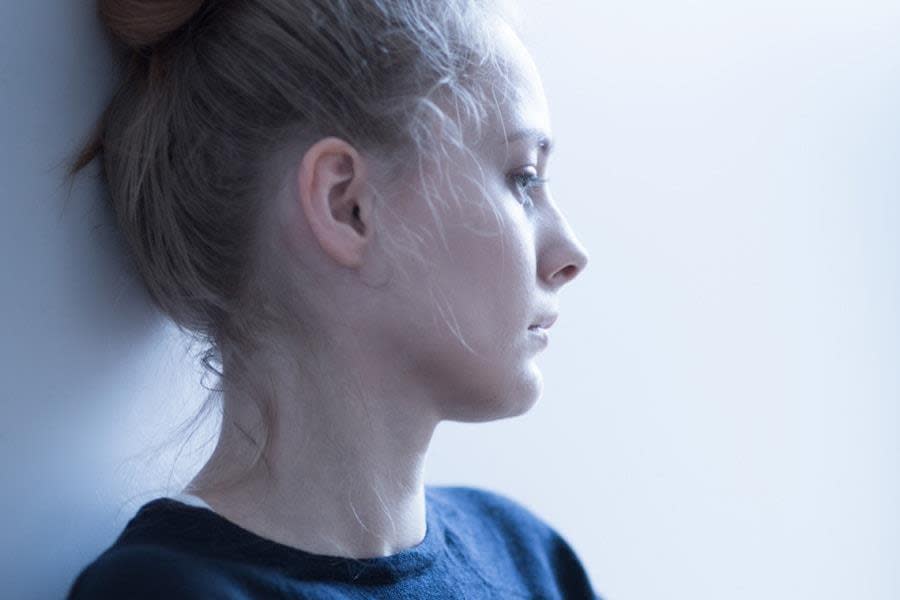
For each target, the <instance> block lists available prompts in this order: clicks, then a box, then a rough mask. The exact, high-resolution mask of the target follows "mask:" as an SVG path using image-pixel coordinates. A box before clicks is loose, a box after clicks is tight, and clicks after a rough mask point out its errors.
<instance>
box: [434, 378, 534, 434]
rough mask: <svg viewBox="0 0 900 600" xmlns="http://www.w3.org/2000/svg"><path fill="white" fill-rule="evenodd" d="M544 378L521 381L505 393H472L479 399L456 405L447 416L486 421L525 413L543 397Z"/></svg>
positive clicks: (449, 417)
mask: <svg viewBox="0 0 900 600" xmlns="http://www.w3.org/2000/svg"><path fill="white" fill-rule="evenodd" d="M542 392H543V380H542V379H540V375H538V377H537V379H533V380H530V381H528V382H519V384H518V385H514V386H512V387H511V388H509V389H508V390H507V391H506V393H503V394H481V395H471V396H467V397H468V398H472V399H477V400H473V401H470V402H466V403H459V404H457V405H455V406H454V407H453V408H452V410H451V411H448V412H449V413H450V414H449V415H448V416H447V418H446V420H448V421H457V422H460V423H486V422H489V421H499V420H501V419H509V418H513V417H518V416H521V415H524V414H525V413H527V412H528V411H530V410H531V409H532V408H533V407H534V405H535V404H537V402H538V400H539V399H540V397H541V394H542Z"/></svg>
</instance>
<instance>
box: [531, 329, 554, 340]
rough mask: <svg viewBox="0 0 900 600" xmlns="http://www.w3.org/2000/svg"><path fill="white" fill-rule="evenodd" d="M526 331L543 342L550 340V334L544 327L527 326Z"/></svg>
mask: <svg viewBox="0 0 900 600" xmlns="http://www.w3.org/2000/svg"><path fill="white" fill-rule="evenodd" d="M528 332H529V333H530V334H531V335H532V336H534V338H535V339H538V340H540V341H541V342H543V343H545V344H546V343H547V342H549V341H550V334H549V333H548V332H547V330H546V329H543V328H541V327H534V328H529V329H528Z"/></svg>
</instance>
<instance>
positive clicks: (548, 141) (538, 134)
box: [506, 128, 554, 155]
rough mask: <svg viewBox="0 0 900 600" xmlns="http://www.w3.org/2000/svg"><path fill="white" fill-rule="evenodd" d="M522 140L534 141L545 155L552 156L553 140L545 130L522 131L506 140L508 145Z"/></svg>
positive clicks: (512, 134)
mask: <svg viewBox="0 0 900 600" xmlns="http://www.w3.org/2000/svg"><path fill="white" fill-rule="evenodd" d="M521 139H530V140H533V142H534V145H535V146H537V147H538V148H540V150H541V152H542V153H543V154H544V155H547V154H550V151H551V150H553V147H554V142H553V138H552V137H551V136H550V134H549V133H547V132H546V131H544V130H543V129H534V128H531V129H520V130H519V131H516V132H514V133H511V134H510V135H509V137H507V138H506V143H507V144H511V143H513V142H515V141H518V140H521Z"/></svg>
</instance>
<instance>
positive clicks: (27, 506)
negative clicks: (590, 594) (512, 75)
mask: <svg viewBox="0 0 900 600" xmlns="http://www.w3.org/2000/svg"><path fill="white" fill-rule="evenodd" d="M520 5H521V6H522V9H523V13H524V15H525V27H526V29H527V40H526V41H527V43H528V44H529V46H530V47H531V48H532V50H533V53H534V55H535V58H536V61H537V63H538V65H539V67H540V69H541V71H542V73H543V77H544V82H545V86H546V89H547V94H548V97H549V100H550V107H551V111H552V117H553V125H554V130H555V131H554V133H555V134H556V137H557V148H556V150H555V151H554V154H555V156H554V158H553V160H552V162H551V166H550V178H551V184H550V185H551V188H552V190H553V193H554V195H555V197H556V200H557V202H558V203H559V204H560V206H561V207H562V208H563V210H564V212H565V213H566V214H567V216H568V217H569V219H570V221H571V223H572V226H573V228H574V230H575V231H576V233H577V234H578V236H579V238H580V239H581V241H582V242H583V243H584V244H585V246H586V247H587V249H588V251H589V253H590V255H591V263H590V265H589V266H588V269H587V270H586V271H585V272H584V273H583V274H582V276H581V277H580V278H579V279H578V280H577V281H576V282H574V283H573V284H572V285H570V286H567V287H566V288H565V289H564V291H563V293H562V296H561V308H562V312H561V316H560V319H559V321H558V322H557V324H556V325H555V326H554V328H553V330H552V332H551V333H552V335H551V337H552V339H551V343H550V346H549V347H548V348H547V349H546V350H545V351H544V352H543V354H542V355H541V356H539V357H538V358H537V360H538V361H539V364H540V365H541V368H542V371H543V373H544V381H545V384H544V397H543V398H542V399H541V400H540V401H539V403H538V404H537V405H536V406H535V407H534V409H533V410H532V411H531V412H530V413H528V414H527V415H524V416H522V417H520V418H518V419H514V420H509V421H502V422H496V423H489V424H478V425H461V424H453V423H445V424H443V425H442V426H441V427H440V428H439V429H438V433H437V435H436V437H435V441H434V446H433V450H432V455H431V461H430V463H429V465H430V467H429V479H430V480H431V482H433V483H464V484H470V485H479V486H485V487H490V488H492V489H496V490H499V491H503V492H505V493H508V494H509V495H511V496H513V497H515V498H517V499H518V500H520V501H521V502H523V503H524V504H526V505H528V506H530V507H532V508H533V509H535V510H536V511H537V512H538V513H539V514H540V515H542V516H543V517H544V518H545V519H546V520H548V521H549V522H551V523H552V524H553V525H554V526H556V527H557V528H558V529H559V530H560V531H561V532H562V533H563V534H564V535H565V536H566V537H567V539H569V541H570V542H571V543H572V545H573V546H574V547H575V548H576V550H577V551H578V553H579V555H580V556H581V558H582V560H583V562H584V563H585V565H586V566H587V567H588V570H589V571H590V574H591V576H592V578H593V580H594V584H595V586H596V587H597V589H598V591H600V592H601V593H603V594H604V595H605V596H607V597H608V598H609V599H610V600H632V599H640V600H651V599H658V598H668V599H672V600H676V599H684V600H688V599H690V600H698V599H709V600H722V599H729V600H732V599H734V600H743V599H747V600H750V599H754V600H755V599H757V598H767V599H779V600H780V599H784V600H795V599H804V598H809V599H813V598H815V599H816V600H826V599H834V600H837V599H841V600H844V599H847V598H854V599H856V598H860V599H872V600H890V599H896V598H898V597H900V575H898V574H900V513H898V510H897V507H898V506H900V441H898V432H900V409H898V402H900V376H898V370H897V366H898V361H900V320H898V314H900V310H898V305H900V283H898V273H900V264H898V263H900V241H898V234H900V198H898V197H900V35H898V33H900V4H898V3H896V2H879V1H875V0H857V1H854V2H851V1H850V0H845V1H842V2H835V1H831V2H827V1H826V2H812V1H808V0H803V1H800V0H792V1H789V2H784V1H782V2H775V1H773V0H763V1H760V0H753V1H751V0H732V1H721V0H720V1H718V2H714V1H712V0H676V1H671V0H670V1H667V2H663V1H660V0H627V1H626V0H610V1H604V2H596V1H587V0H581V1H575V0H565V1H550V0H545V1H542V2H539V1H537V0H527V1H522V2H520ZM93 7H94V3H93V2H66V1H63V0H45V1H43V2H35V3H14V2H5V3H2V4H0V140H2V145H0V182H2V186H3V193H4V201H3V202H2V204H0V274H2V278H3V286H4V287H3V293H2V294H0V378H2V381H3V386H2V391H0V400H2V403H0V411H2V412H0V456H2V459H0V469H2V470H0V481H2V482H3V493H2V494H0V515H2V519H3V522H2V523H0V527H2V530H3V532H4V534H3V536H0V588H2V589H0V595H2V596H4V597H9V598H41V599H43V598H51V597H61V596H62V594H63V593H64V592H65V590H66V589H67V588H68V585H69V584H70V583H71V579H72V578H73V577H74V576H75V574H76V573H77V572H78V570H80V568H82V567H83V566H84V564H86V563H87V562H88V561H89V560H91V559H92V558H93V557H94V556H96V554H97V553H99V552H100V551H101V550H102V549H104V548H105V547H106V546H108V545H109V544H110V543H112V541H113V539H114V538H115V536H116V535H117V534H118V532H119V531H120V530H121V528H122V527H123V526H124V524H125V522H126V521H127V519H128V518H129V517H130V516H131V515H132V514H133V512H134V510H135V509H136V508H137V507H138V506H139V505H140V504H141V503H143V502H144V501H146V500H149V499H151V498H153V497H155V496H156V495H158V494H162V493H167V492H175V491H177V490H178V489H180V485H181V484H183V483H184V482H185V481H186V480H187V479H188V478H189V477H190V475H192V474H193V470H194V469H196V468H197V467H199V465H200V463H201V462H202V460H203V459H204V458H205V454H206V452H208V451H209V450H211V446H209V445H207V446H204V445H203V444H204V442H207V443H208V442H209V441H210V439H209V436H210V435H214V432H215V425H216V422H215V419H212V420H211V421H210V422H209V424H208V426H207V428H206V429H204V430H202V431H201V432H200V434H198V436H197V437H196V438H195V439H194V440H192V441H191V442H190V443H189V444H188V445H187V446H185V448H184V451H183V452H181V453H180V454H179V446H178V445H177V444H176V445H173V446H171V447H164V448H162V449H159V450H158V449H156V448H154V444H157V443H162V442H164V441H165V439H164V438H165V436H166V435H167V434H169V433H171V432H172V431H173V430H172V427H173V426H174V425H177V424H178V423H179V419H182V418H186V417H188V416H190V414H191V411H192V410H193V409H194V407H195V406H196V405H197V402H198V401H199V399H200V398H201V395H202V393H203V389H202V388H200V387H199V384H198V383H197V381H196V378H197V371H196V370H195V368H194V367H193V366H192V363H191V356H190V355H189V354H185V353H184V350H183V345H182V344H181V341H180V340H179V339H178V338H177V337H176V336H174V334H173V332H172V329H171V328H170V327H168V326H167V325H166V324H165V322H164V321H162V320H160V319H159V317H158V316H157V315H155V314H154V313H153V312H152V311H151V310H150V308H149V305H148V302H147V300H146V298H145V296H144V294H143V292H142V291H141V288H140V286H139V285H138V284H137V282H135V281H134V280H133V278H132V276H131V274H130V271H129V268H128V264H127V262H126V261H125V260H124V259H123V257H122V251H121V247H120V245H119V242H118V240H117V238H116V235H115V231H114V229H113V227H112V223H111V221H110V219H109V216H108V215H107V213H106V212H105V208H104V204H103V203H104V202H105V197H104V196H103V192H102V188H101V187H100V186H99V184H97V182H96V181H94V180H92V179H91V177H90V175H87V176H84V177H83V178H82V179H81V180H80V181H79V183H78V185H77V186H76V188H75V189H74V191H73V193H72V196H71V200H70V202H69V204H68V206H67V207H65V208H64V206H65V205H64V203H65V191H66V190H65V187H64V185H63V184H62V182H61V175H62V171H61V169H60V168H58V164H59V161H60V160H62V159H63V158H64V157H65V156H66V153H67V152H69V151H70V150H71V149H72V147H73V146H74V144H75V143H76V142H77V141H78V140H79V139H81V137H82V136H84V135H86V134H87V132H88V131H89V128H90V126H91V125H92V123H93V120H94V118H95V117H96V116H97V115H98V113H99V111H100V110H101V109H102V107H103V105H104V102H105V101H106V99H107V97H108V95H109V93H110V91H111V86H112V84H113V75H114V71H113V69H112V64H111V62H110V58H109V56H107V54H106V47H105V45H104V43H103V40H102V38H101V32H100V28H99V26H98V24H97V22H96V21H95V18H94V16H93ZM90 172H91V173H93V172H94V170H93V169H92V170H91V171H90ZM173 465H174V467H173Z"/></svg>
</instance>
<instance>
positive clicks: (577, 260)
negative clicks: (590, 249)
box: [552, 238, 590, 286]
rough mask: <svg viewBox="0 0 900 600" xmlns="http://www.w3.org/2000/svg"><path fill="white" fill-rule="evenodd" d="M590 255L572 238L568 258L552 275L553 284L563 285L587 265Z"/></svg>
mask: <svg viewBox="0 0 900 600" xmlns="http://www.w3.org/2000/svg"><path fill="white" fill-rule="evenodd" d="M589 259H590V255H588V253H587V251H585V249H584V247H583V246H582V245H581V243H580V242H578V241H577V240H575V239H574V238H572V243H571V250H570V251H569V259H568V260H567V261H566V262H565V264H564V265H563V266H561V267H560V268H558V269H557V270H556V272H554V273H553V275H552V280H553V283H554V285H557V286H561V285H564V284H566V283H568V282H570V281H572V280H573V279H575V277H577V276H578V274H579V273H581V272H582V271H584V269H585V267H587V264H588V260H589Z"/></svg>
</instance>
